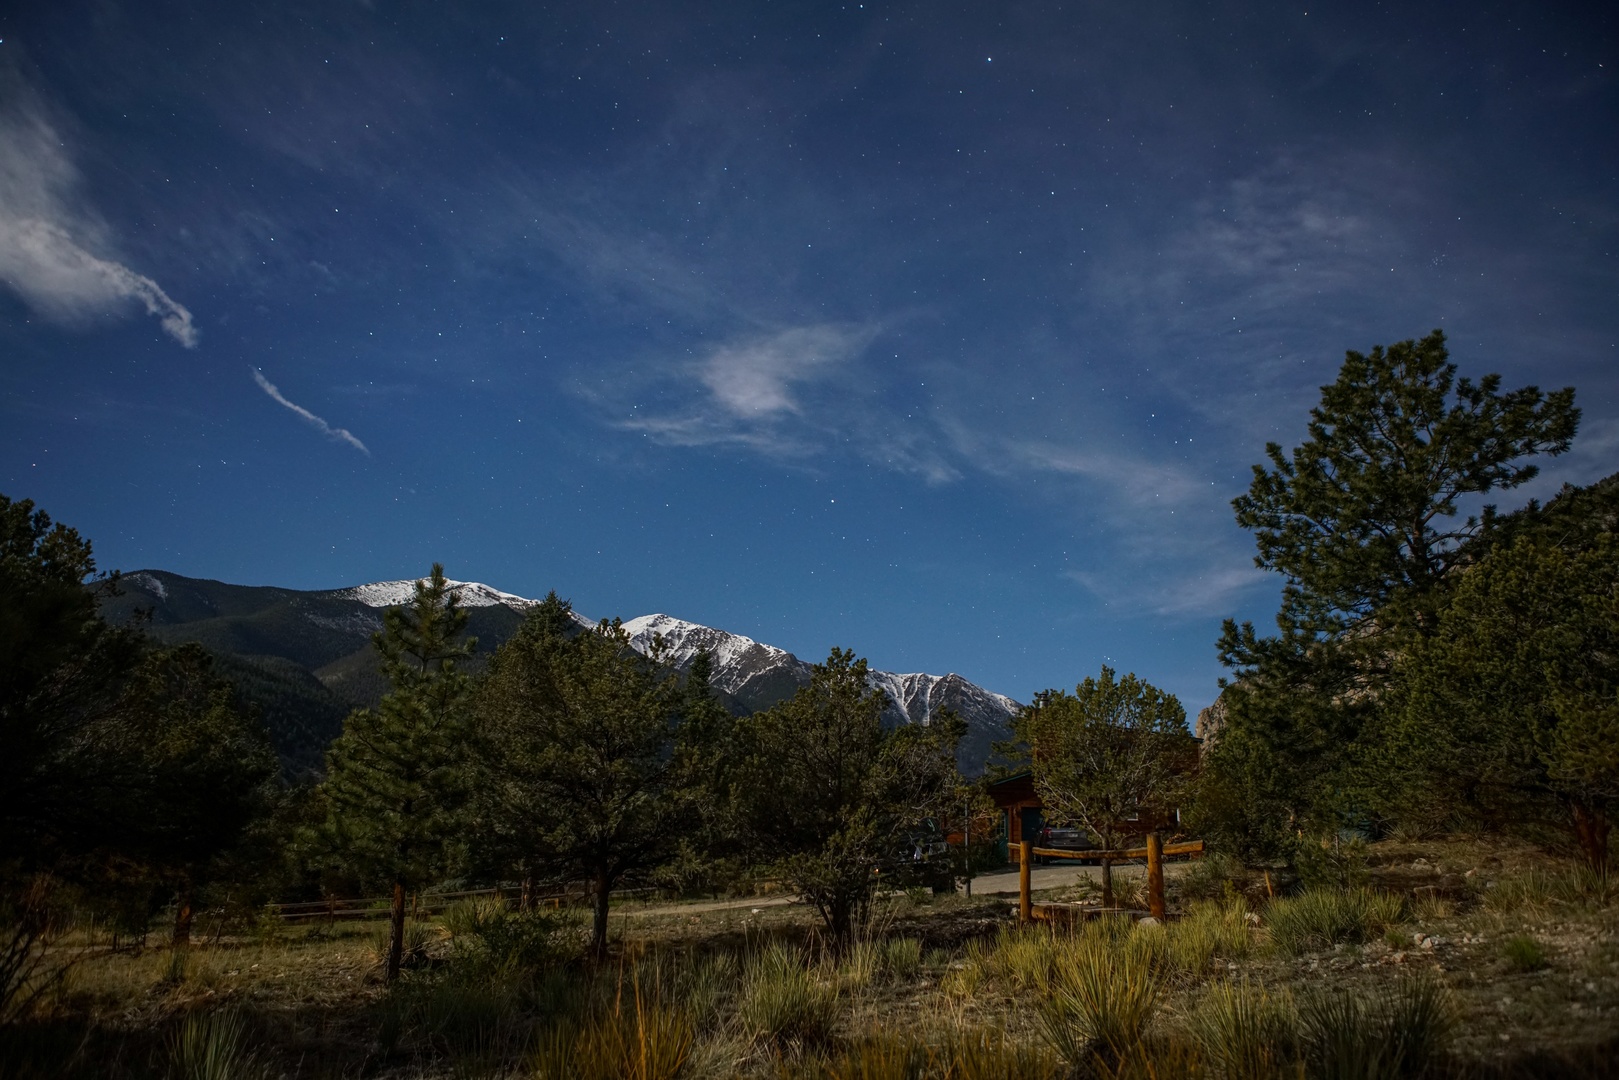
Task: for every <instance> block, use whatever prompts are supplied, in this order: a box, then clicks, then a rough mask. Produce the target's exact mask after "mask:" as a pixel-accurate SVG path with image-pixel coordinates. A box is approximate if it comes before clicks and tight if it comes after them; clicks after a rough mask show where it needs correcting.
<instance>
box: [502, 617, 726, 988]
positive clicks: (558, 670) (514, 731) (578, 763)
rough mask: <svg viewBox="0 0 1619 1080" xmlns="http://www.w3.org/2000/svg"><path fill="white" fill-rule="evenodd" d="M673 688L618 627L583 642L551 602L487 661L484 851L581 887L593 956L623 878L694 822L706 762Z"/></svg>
mask: <svg viewBox="0 0 1619 1080" xmlns="http://www.w3.org/2000/svg"><path fill="white" fill-rule="evenodd" d="M692 705H693V702H692V701H691V700H689V698H688V697H687V694H686V692H685V691H683V689H682V687H681V685H680V680H679V678H678V677H677V676H676V675H675V674H674V673H673V672H672V671H670V670H668V669H667V668H665V667H664V666H663V665H662V664H660V663H659V657H658V655H657V653H656V650H654V655H653V656H652V657H651V658H650V659H649V658H648V657H645V656H642V655H640V654H639V653H637V652H636V651H635V650H634V649H632V648H630V645H629V638H628V635H627V634H626V633H625V632H624V631H623V630H622V629H621V628H620V627H619V625H618V624H617V623H616V622H613V623H608V622H605V621H604V622H602V623H601V624H600V625H598V626H597V627H595V628H594V629H590V630H583V631H581V630H580V628H579V627H578V625H577V623H576V621H575V620H574V618H573V615H572V610H571V608H570V607H569V606H568V604H567V603H566V601H562V600H559V599H557V596H556V594H555V593H552V594H550V595H549V596H547V597H546V599H545V601H544V602H543V603H541V604H540V605H539V606H538V607H536V608H535V609H534V610H533V611H532V612H531V613H530V614H529V617H528V619H527V620H526V621H525V623H524V625H523V626H522V627H521V628H520V629H519V630H518V632H517V633H516V634H515V635H513V637H512V638H511V639H510V640H509V641H507V642H506V644H504V645H503V646H501V648H500V649H499V650H498V651H497V652H496V654H495V656H494V658H493V659H492V660H491V662H490V666H489V673H488V676H487V678H486V679H485V680H484V682H483V685H482V686H481V687H480V690H479V694H478V704H477V730H478V745H479V747H480V757H481V759H482V762H483V764H482V766H481V774H480V783H479V797H478V801H479V803H480V805H481V806H482V808H483V810H482V813H481V815H480V817H481V820H482V822H483V827H484V829H486V830H488V831H487V833H486V834H485V836H484V837H483V838H482V839H483V840H489V841H493V842H494V843H495V844H496V845H497V846H498V848H499V849H500V851H501V852H502V857H503V858H504V859H506V860H509V861H510V862H511V863H513V864H515V865H516V866H517V867H518V868H519V870H520V872H522V873H523V874H524V875H525V876H527V875H528V874H531V873H533V872H535V871H542V872H548V873H550V874H551V875H553V876H557V877H560V878H563V879H565V880H568V879H573V880H576V879H578V878H583V879H584V880H586V881H588V882H589V883H590V889H591V897H592V903H593V908H594V922H593V926H592V933H591V948H592V951H593V953H594V954H595V955H597V956H602V955H604V954H605V953H606V950H607V917H608V903H609V899H610V895H611V893H612V891H613V889H615V888H617V887H618V885H619V884H620V882H622V881H623V880H624V879H625V878H626V877H627V876H630V875H633V874H637V873H642V872H645V871H648V870H651V869H652V868H654V867H656V866H658V865H660V864H661V863H664V862H667V861H669V860H670V859H671V858H672V857H673V856H674V854H675V853H676V851H677V850H678V846H679V844H680V843H681V841H682V840H684V839H686V838H688V837H691V836H693V835H695V833H696V832H697V830H698V828H699V826H700V825H701V822H702V816H701V811H702V805H703V804H702V793H703V790H704V787H703V781H704V777H703V776H702V775H701V774H700V773H699V771H698V770H699V768H700V766H701V765H702V764H704V763H705V761H706V760H707V759H706V754H705V753H704V750H703V748H702V747H701V746H699V745H697V744H696V743H695V742H693V736H695V735H697V734H699V732H698V731H697V730H696V729H692V730H691V731H688V730H687V729H686V726H685V724H684V722H683V721H684V715H685V712H686V711H687V709H689V708H691V706H692Z"/></svg>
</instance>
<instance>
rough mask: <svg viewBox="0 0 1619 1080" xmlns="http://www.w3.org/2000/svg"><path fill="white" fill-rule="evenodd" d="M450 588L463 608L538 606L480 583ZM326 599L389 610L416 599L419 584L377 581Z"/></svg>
mask: <svg viewBox="0 0 1619 1080" xmlns="http://www.w3.org/2000/svg"><path fill="white" fill-rule="evenodd" d="M449 584H450V587H451V588H453V589H454V590H455V591H456V592H457V593H459V594H460V596H461V606H462V607H469V608H472V607H494V606H495V605H496V604H504V605H506V606H507V607H509V608H512V609H513V610H516V611H527V610H528V609H529V608H531V607H533V606H534V605H536V604H538V603H539V601H538V600H529V599H526V598H524V597H521V596H515V595H513V594H512V593H509V592H501V591H500V590H499V589H491V588H490V587H489V586H487V585H485V584H483V583H482V582H480V581H450V582H449ZM327 595H329V596H333V597H336V598H337V599H340V600H358V601H359V602H360V603H362V604H364V605H365V606H366V607H376V608H389V607H394V606H395V605H397V604H408V603H410V601H411V599H412V598H414V597H415V595H416V582H415V581H414V580H407V581H375V582H372V583H371V584H370V585H356V586H354V587H353V588H352V589H337V590H335V591H333V592H331V593H328V594H327Z"/></svg>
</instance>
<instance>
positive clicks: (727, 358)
mask: <svg viewBox="0 0 1619 1080" xmlns="http://www.w3.org/2000/svg"><path fill="white" fill-rule="evenodd" d="M880 332H881V327H880V326H878V325H877V324H875V323H859V324H856V323H812V324H807V325H803V326H794V327H788V328H786V329H778V330H775V331H771V332H766V333H747V334H741V335H738V336H737V337H736V338H734V339H732V340H728V341H726V342H724V343H723V344H720V345H716V346H713V347H711V348H709V349H708V350H706V351H705V352H704V353H703V354H702V355H700V356H699V357H697V358H695V359H686V360H676V361H669V360H664V361H662V362H660V363H659V364H657V365H655V366H654V367H653V374H652V375H651V376H648V377H643V378H640V379H632V380H628V381H627V382H625V383H624V384H623V385H621V386H615V388H614V390H613V391H612V396H611V397H609V396H608V395H606V394H604V393H602V392H600V391H592V390H587V389H585V388H583V387H580V388H579V389H578V392H579V393H581V394H584V395H585V396H588V397H590V398H592V400H593V401H594V402H595V403H596V404H597V405H598V407H600V408H601V409H602V410H603V412H604V413H606V414H607V415H606V418H607V422H608V423H610V424H611V425H612V426H614V427H617V428H620V429H622V430H628V431H636V432H640V433H641V434H643V435H646V436H647V437H648V438H650V439H654V440H656V441H658V442H660V443H663V444H665V445H668V446H691V447H700V446H741V447H746V448H748V449H750V450H753V451H755V452H757V453H760V454H762V455H765V456H767V457H771V458H776V459H779V460H793V461H796V462H799V463H800V464H802V463H806V462H807V461H809V460H810V459H812V458H815V457H818V456H822V455H827V454H835V453H842V452H852V453H854V454H857V455H860V456H861V457H863V458H865V459H867V460H871V461H874V462H879V463H881V464H884V465H886V466H887V467H889V468H892V469H894V470H896V471H898V472H906V473H911V474H913V475H920V476H922V477H924V478H925V479H927V480H928V481H929V482H932V483H937V482H943V481H946V480H951V479H954V478H955V477H956V476H957V475H958V471H957V470H956V468H955V466H954V465H952V464H951V463H950V462H949V460H948V458H947V456H946V454H945V453H944V450H943V448H941V447H940V446H938V445H937V442H938V440H937V432H936V431H934V430H932V429H931V428H929V429H927V430H925V431H918V430H916V426H915V424H913V423H912V422H910V421H909V420H908V419H907V418H906V417H904V416H903V415H901V414H899V413H897V412H895V410H893V409H891V408H885V407H884V406H883V405H882V404H881V402H880V400H879V399H880V393H879V388H878V387H877V385H876V384H877V382H878V379H877V372H876V371H875V369H874V368H873V367H872V366H871V365H870V363H869V361H868V358H867V357H866V353H867V352H868V351H869V349H870V346H871V344H872V342H873V341H874V340H875V339H876V337H877V335H878V334H879V333H880ZM626 394H631V395H636V396H637V400H636V401H634V402H629V401H626V399H625V395H626ZM649 401H651V402H657V404H647V402H649Z"/></svg>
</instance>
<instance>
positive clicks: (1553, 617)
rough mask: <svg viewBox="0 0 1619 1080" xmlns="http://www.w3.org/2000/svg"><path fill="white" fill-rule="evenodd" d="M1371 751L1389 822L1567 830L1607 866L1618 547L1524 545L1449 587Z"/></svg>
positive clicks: (1614, 805) (1615, 727)
mask: <svg viewBox="0 0 1619 1080" xmlns="http://www.w3.org/2000/svg"><path fill="white" fill-rule="evenodd" d="M1403 676H1404V677H1403V679H1402V683H1401V693H1400V695H1399V696H1398V698H1397V701H1398V703H1399V705H1400V706H1401V707H1400V709H1399V711H1398V712H1397V713H1396V714H1395V715H1394V716H1393V717H1392V718H1391V720H1390V723H1389V725H1388V726H1389V730H1388V731H1387V732H1386V733H1385V737H1384V739H1383V741H1382V743H1381V745H1380V747H1379V749H1380V750H1381V751H1382V753H1381V755H1380V757H1379V758H1378V760H1377V766H1378V772H1379V773H1380V774H1381V775H1382V776H1384V777H1385V778H1387V781H1388V783H1389V785H1390V786H1391V787H1392V789H1393V790H1392V795H1391V800H1390V801H1391V804H1392V805H1391V813H1393V814H1394V815H1396V816H1398V817H1400V818H1401V819H1402V820H1404V821H1406V822H1407V824H1408V825H1413V826H1414V825H1427V826H1429V827H1431V828H1432V827H1438V828H1443V827H1445V826H1448V825H1453V824H1456V823H1458V822H1465V823H1467V824H1474V823H1483V824H1484V825H1486V826H1487V827H1490V828H1492V829H1499V830H1507V831H1524V830H1526V829H1527V830H1529V831H1533V830H1534V828H1535V826H1537V825H1540V824H1551V825H1557V826H1560V827H1562V828H1564V829H1569V830H1571V831H1572V835H1573V837H1574V840H1575V842H1576V844H1577V846H1578V847H1579V849H1580V851H1581V852H1582V853H1583V855H1584V856H1585V858H1586V859H1587V860H1588V861H1589V862H1590V863H1591V864H1592V865H1594V866H1597V867H1599V868H1600V867H1604V866H1606V864H1607V859H1608V850H1609V837H1610V832H1611V828H1612V824H1611V823H1612V819H1613V815H1614V813H1615V811H1616V810H1619V539H1616V537H1615V536H1614V534H1613V533H1611V532H1608V533H1606V534H1603V535H1601V536H1598V537H1597V538H1596V539H1595V540H1594V541H1593V542H1592V543H1591V544H1590V545H1589V546H1587V547H1585V548H1584V549H1583V550H1575V551H1567V550H1564V549H1563V548H1562V547H1560V546H1558V545H1557V544H1555V543H1553V542H1551V541H1550V540H1548V539H1547V538H1545V537H1543V536H1534V535H1530V536H1524V537H1522V538H1520V539H1519V540H1517V541H1516V542H1514V543H1512V544H1511V545H1509V546H1506V547H1501V548H1498V549H1496V550H1495V551H1493V552H1491V553H1490V555H1489V556H1488V557H1487V558H1485V559H1484V560H1483V561H1482V562H1480V563H1479V564H1478V565H1477V566H1474V567H1472V568H1470V569H1468V570H1467V571H1466V573H1464V574H1462V575H1461V580H1460V581H1459V582H1458V584H1457V587H1456V589H1455V594H1454V596H1453V597H1452V598H1451V600H1450V602H1449V604H1448V605H1447V606H1446V607H1445V608H1444V609H1443V610H1442V612H1441V617H1440V623H1439V628H1438V631H1437V633H1436V634H1435V635H1434V636H1433V637H1432V638H1430V639H1427V640H1425V641H1422V642H1421V643H1419V644H1418V646H1417V647H1415V648H1414V649H1413V650H1412V653H1411V656H1410V657H1409V660H1408V663H1407V665H1406V670H1405V671H1404V672H1403Z"/></svg>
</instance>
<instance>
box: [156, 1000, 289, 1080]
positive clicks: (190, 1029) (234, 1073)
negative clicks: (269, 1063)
mask: <svg viewBox="0 0 1619 1080" xmlns="http://www.w3.org/2000/svg"><path fill="white" fill-rule="evenodd" d="M264 1074H265V1069H264V1067H263V1065H262V1064H260V1063H259V1062H258V1061H257V1060H255V1055H254V1053H253V1052H252V1051H251V1050H250V1049H248V1046H247V1024H246V1023H245V1022H244V1021H243V1019H242V1017H241V1014H240V1013H236V1012H216V1013H193V1014H192V1015H190V1016H188V1017H186V1019H185V1022H184V1023H182V1024H181V1025H180V1030H179V1032H178V1033H177V1034H176V1035H175V1036H174V1038H173V1039H172V1040H171V1042H170V1044H169V1075H170V1076H172V1077H174V1078H175V1080H250V1078H252V1077H256V1076H263V1075H264Z"/></svg>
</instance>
